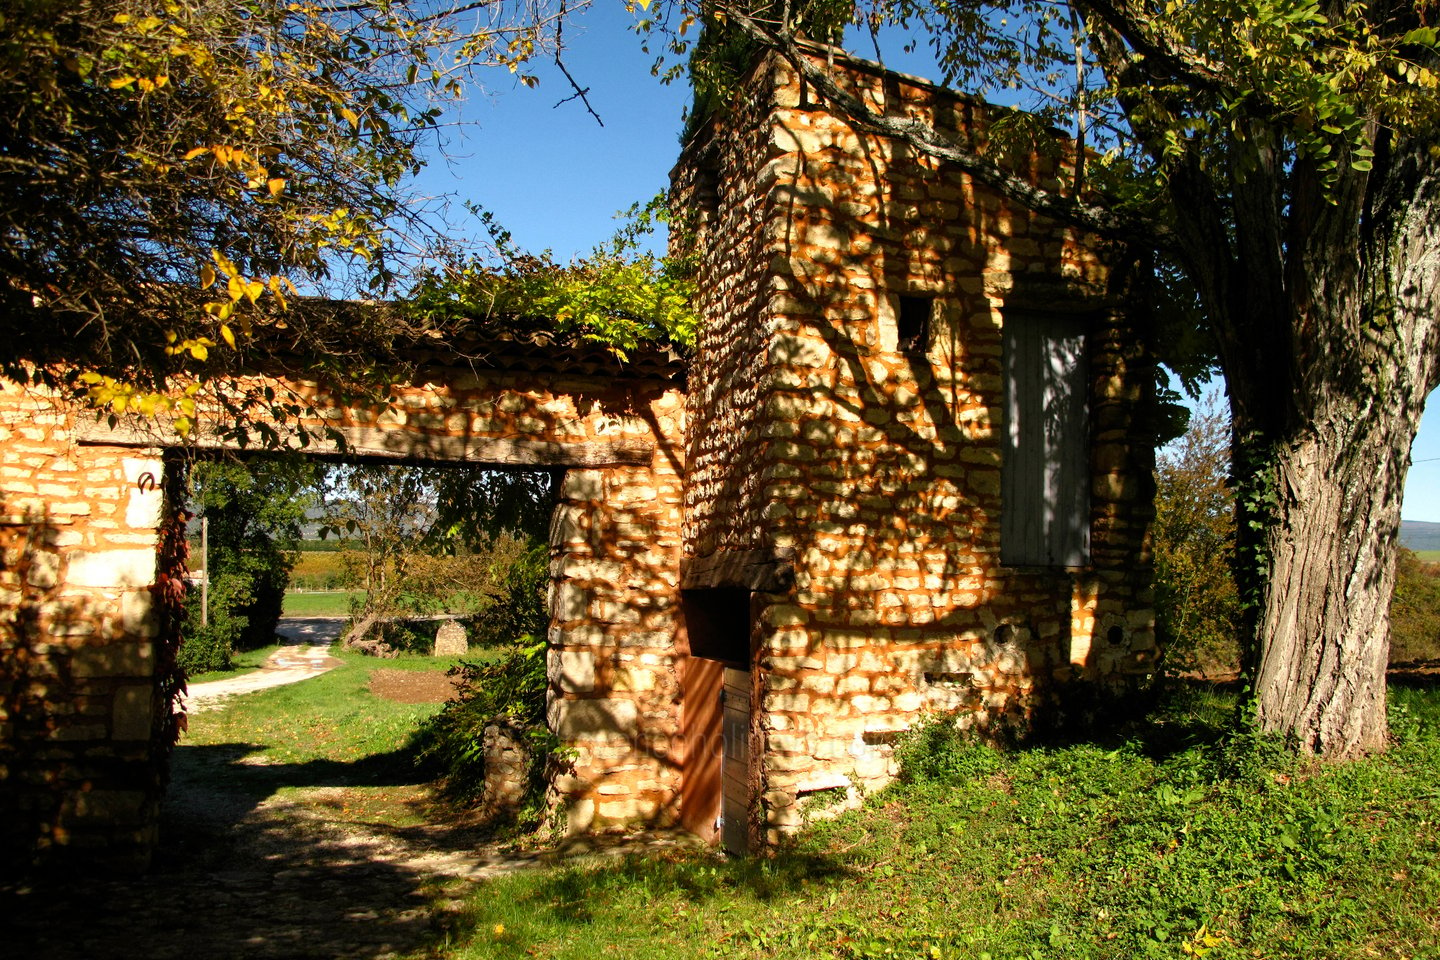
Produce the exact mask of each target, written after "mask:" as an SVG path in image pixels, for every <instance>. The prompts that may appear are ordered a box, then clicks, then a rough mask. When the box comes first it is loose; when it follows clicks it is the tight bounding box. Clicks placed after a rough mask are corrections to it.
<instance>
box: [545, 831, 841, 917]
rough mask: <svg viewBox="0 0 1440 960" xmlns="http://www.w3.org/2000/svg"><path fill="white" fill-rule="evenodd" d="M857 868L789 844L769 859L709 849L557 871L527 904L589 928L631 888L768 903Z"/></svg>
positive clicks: (695, 901)
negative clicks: (737, 856) (598, 914)
mask: <svg viewBox="0 0 1440 960" xmlns="http://www.w3.org/2000/svg"><path fill="white" fill-rule="evenodd" d="M853 877H854V871H853V870H851V869H849V868H848V867H846V866H844V865H843V864H841V863H839V862H838V861H836V860H834V859H832V858H830V857H828V856H826V855H824V854H820V853H816V852H814V851H807V850H799V849H781V850H780V851H778V852H776V853H775V854H774V855H773V856H771V857H767V858H747V859H742V860H729V859H725V858H723V857H722V856H720V855H718V854H716V853H713V852H709V853H705V852H686V853H683V854H677V855H673V856H664V857H655V856H630V857H625V858H624V859H621V860H617V861H615V862H613V863H602V864H599V865H596V864H589V865H581V866H575V867H571V868H568V869H562V870H555V871H552V872H551V873H549V874H548V875H546V876H545V877H544V878H543V879H542V880H541V881H540V882H538V883H534V884H531V885H529V887H528V888H527V892H526V893H525V895H524V897H523V899H522V900H521V901H520V902H521V903H522V904H523V905H524V906H525V908H526V910H527V911H532V912H533V913H534V915H535V917H536V922H537V923H538V924H544V923H546V922H558V923H561V924H565V925H571V926H583V925H585V924H588V923H590V922H592V921H593V920H594V919H595V915H596V912H597V911H601V912H603V911H604V910H606V909H607V907H606V905H607V904H609V903H612V902H614V900H615V898H616V897H617V896H619V894H620V893H621V892H622V891H625V890H635V889H644V890H654V891H655V892H656V893H657V894H664V895H668V894H672V893H673V894H676V895H678V896H679V897H680V898H681V899H682V900H683V902H684V903H686V904H687V905H688V906H690V907H699V908H703V907H704V906H705V904H706V903H707V902H708V901H710V900H712V899H719V900H721V901H729V900H733V898H734V897H735V894H736V893H737V891H739V892H744V893H745V894H746V895H747V896H748V898H750V899H754V900H758V901H761V902H765V901H770V900H775V899H779V898H782V897H794V896H795V895H796V894H804V893H816V892H819V891H820V890H821V889H824V888H827V887H829V886H831V885H833V884H836V883H839V882H841V881H843V880H848V879H852V878H853Z"/></svg>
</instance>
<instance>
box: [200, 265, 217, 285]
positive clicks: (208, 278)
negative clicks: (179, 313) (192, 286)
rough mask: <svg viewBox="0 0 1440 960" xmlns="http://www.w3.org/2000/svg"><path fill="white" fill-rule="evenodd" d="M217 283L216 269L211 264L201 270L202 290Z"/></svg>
mask: <svg viewBox="0 0 1440 960" xmlns="http://www.w3.org/2000/svg"><path fill="white" fill-rule="evenodd" d="M214 283H215V268H214V267H212V266H210V264H208V263H207V264H205V266H203V267H201V268H200V286H201V288H202V289H205V288H209V287H211V286H213V285H214Z"/></svg>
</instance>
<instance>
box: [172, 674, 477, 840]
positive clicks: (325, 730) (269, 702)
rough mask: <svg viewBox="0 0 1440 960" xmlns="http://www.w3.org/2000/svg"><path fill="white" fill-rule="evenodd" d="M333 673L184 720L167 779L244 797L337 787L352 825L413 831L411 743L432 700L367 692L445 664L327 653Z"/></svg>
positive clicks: (430, 711) (430, 709) (434, 705)
mask: <svg viewBox="0 0 1440 960" xmlns="http://www.w3.org/2000/svg"><path fill="white" fill-rule="evenodd" d="M331 655H332V656H335V657H337V658H338V659H340V660H341V661H342V666H339V667H336V668H335V669H333V670H331V671H329V672H328V673H323V674H320V675H319V676H316V677H313V678H311V679H309V680H304V681H302V682H300V683H293V684H289V685H287V686H282V687H272V688H270V689H267V690H260V691H257V692H255V693H249V694H245V695H243V696H238V697H234V698H232V699H231V700H229V701H228V702H227V703H226V705H225V708H224V709H223V710H213V711H204V712H201V713H196V714H193V715H191V716H190V717H189V719H188V724H189V726H188V729H187V731H186V732H185V734H184V735H183V736H182V737H181V739H180V744H179V746H178V747H177V749H176V753H175V759H174V763H175V768H176V772H177V775H179V776H185V777H189V778H191V779H196V778H203V779H205V780H207V781H208V782H214V783H220V784H222V785H224V784H226V783H228V782H230V781H234V783H236V784H242V785H243V788H244V789H245V790H249V791H255V790H258V791H259V792H260V793H263V794H265V795H274V796H293V795H295V794H297V793H303V792H304V791H306V790H308V789H310V788H313V787H316V786H333V787H343V788H344V801H343V802H344V806H345V810H344V814H345V816H346V817H347V818H349V819H350V820H352V821H354V822H367V821H368V822H373V823H384V824H389V825H405V826H409V825H413V824H415V823H417V822H419V821H418V817H419V814H418V813H417V811H416V807H415V803H414V797H415V793H414V791H413V790H404V789H399V790H397V789H396V788H397V786H398V785H403V784H409V783H413V782H415V780H416V779H417V775H416V772H415V770H414V765H413V760H412V757H411V749H410V747H411V739H412V737H413V735H414V733H415V731H416V728H417V727H418V725H419V723H420V721H422V720H423V719H425V718H426V717H429V716H430V715H432V714H433V713H435V712H436V711H438V710H439V709H440V706H441V705H440V704H438V703H418V704H411V703H398V702H396V701H394V700H388V699H385V698H384V697H379V696H376V695H375V694H373V693H371V692H370V690H369V689H368V686H369V683H370V677H371V674H372V673H373V672H374V671H376V670H425V671H435V672H439V673H444V672H445V670H447V669H448V668H449V667H451V666H453V665H454V664H455V663H456V658H451V657H421V656H415V655H401V656H399V657H396V658H395V659H391V660H381V659H377V658H375V657H367V656H363V655H361V654H357V653H351V652H347V651H343V650H340V649H339V648H338V647H337V648H332V650H331Z"/></svg>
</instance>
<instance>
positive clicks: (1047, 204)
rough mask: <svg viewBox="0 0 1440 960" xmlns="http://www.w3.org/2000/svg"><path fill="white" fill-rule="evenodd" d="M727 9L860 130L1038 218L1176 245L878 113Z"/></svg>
mask: <svg viewBox="0 0 1440 960" xmlns="http://www.w3.org/2000/svg"><path fill="white" fill-rule="evenodd" d="M721 9H723V10H724V12H725V15H726V16H727V18H728V19H729V20H730V22H732V23H734V24H735V26H737V27H738V28H739V29H740V30H741V32H743V33H744V34H745V35H746V36H747V37H749V38H750V39H751V40H753V41H755V42H756V43H759V44H761V45H763V46H765V47H767V48H769V49H771V50H775V51H777V52H778V53H779V54H780V55H781V56H783V57H784V58H785V59H786V60H787V61H788V62H789V63H790V64H791V65H792V66H794V67H795V69H796V70H798V71H799V72H800V74H801V75H802V76H803V77H804V78H805V79H806V81H807V82H808V83H809V84H810V85H811V86H812V87H814V89H815V90H816V91H818V92H819V93H820V94H821V95H823V96H824V97H825V98H826V99H827V100H829V101H830V102H831V103H832V104H834V105H835V106H837V107H839V108H840V110H841V112H842V113H843V115H844V116H845V117H846V119H848V120H849V121H850V122H852V123H854V124H855V125H857V126H859V127H861V128H863V129H866V130H869V131H871V132H874V133H879V134H882V135H884V136H888V137H894V138H895V139H897V140H900V141H901V142H903V143H907V144H909V145H910V146H913V147H914V148H915V149H917V150H920V151H922V152H923V153H927V154H929V155H930V156H933V157H936V158H938V159H940V160H944V161H946V162H948V163H953V164H955V165H956V166H957V167H959V168H960V169H961V170H964V171H965V172H966V173H968V174H970V175H971V176H973V177H974V178H975V179H976V180H978V181H980V182H981V183H984V184H985V185H987V186H989V187H992V188H993V189H995V190H998V191H999V192H1000V193H1002V194H1004V195H1005V196H1007V197H1009V198H1011V199H1013V200H1015V201H1017V202H1018V203H1021V204H1023V205H1024V206H1025V207H1026V208H1027V209H1030V210H1033V211H1035V212H1036V213H1042V214H1044V215H1046V216H1050V217H1054V218H1055V219H1057V220H1060V221H1062V222H1065V223H1069V224H1073V225H1075V226H1077V227H1081V228H1083V229H1086V230H1090V231H1093V232H1094V233H1097V234H1099V235H1100V236H1102V237H1106V238H1109V239H1112V240H1120V241H1124V242H1143V243H1146V244H1149V245H1160V246H1168V245H1170V243H1171V242H1172V237H1171V235H1170V231H1169V229H1168V227H1166V226H1165V225H1164V224H1162V223H1160V222H1159V221H1158V220H1156V219H1154V218H1151V217H1142V216H1139V215H1134V214H1129V213H1120V212H1116V211H1114V210H1111V209H1109V208H1107V207H1104V206H1100V205H1097V204H1091V203H1085V202H1083V201H1081V200H1080V199H1078V198H1074V197H1065V196H1062V195H1060V194H1058V193H1055V192H1053V191H1050V190H1045V189H1043V188H1040V187H1037V186H1035V185H1034V184H1032V183H1030V182H1028V181H1027V180H1024V179H1022V178H1020V177H1018V176H1016V175H1014V174H1012V173H1009V172H1007V171H1005V170H1003V169H1002V168H1001V167H1000V166H999V165H997V164H996V163H995V162H994V161H993V160H990V159H987V158H985V157H982V156H981V155H979V154H978V153H976V152H975V151H974V150H973V149H971V148H969V147H968V146H965V145H963V144H961V143H959V142H957V141H955V140H954V139H952V138H950V137H946V136H945V135H943V134H941V133H940V132H939V131H938V130H936V129H935V128H934V127H933V126H931V125H929V124H927V123H924V122H922V121H920V120H918V119H915V118H910V117H891V116H884V115H882V114H878V113H876V112H875V111H873V110H871V109H870V108H869V107H867V106H866V105H865V104H864V102H862V101H861V99H860V98H859V97H857V96H855V95H854V94H853V93H851V92H850V91H848V90H846V89H845V88H844V87H842V86H841V85H840V84H839V83H837V82H836V80H835V78H834V76H833V75H832V74H831V73H830V72H829V71H828V70H826V69H825V68H824V67H822V66H820V65H819V64H817V63H816V62H815V60H814V59H813V58H812V57H811V56H810V55H809V53H807V51H806V50H805V49H804V48H803V47H802V46H801V43H800V42H799V41H797V40H796V39H795V38H794V37H793V36H791V35H789V34H788V33H783V32H780V31H778V30H775V29H772V28H770V27H768V26H766V25H763V24H761V23H760V22H759V21H757V20H755V19H753V18H751V17H749V16H747V15H745V14H744V13H742V12H740V11H738V10H735V9H734V8H732V7H728V6H725V7H721Z"/></svg>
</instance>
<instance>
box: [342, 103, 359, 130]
mask: <svg viewBox="0 0 1440 960" xmlns="http://www.w3.org/2000/svg"><path fill="white" fill-rule="evenodd" d="M340 116H342V117H344V118H345V119H346V120H348V121H350V126H352V127H358V126H360V117H359V116H358V115H357V114H356V113H355V111H354V110H351V109H350V108H349V107H341V108H340Z"/></svg>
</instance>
